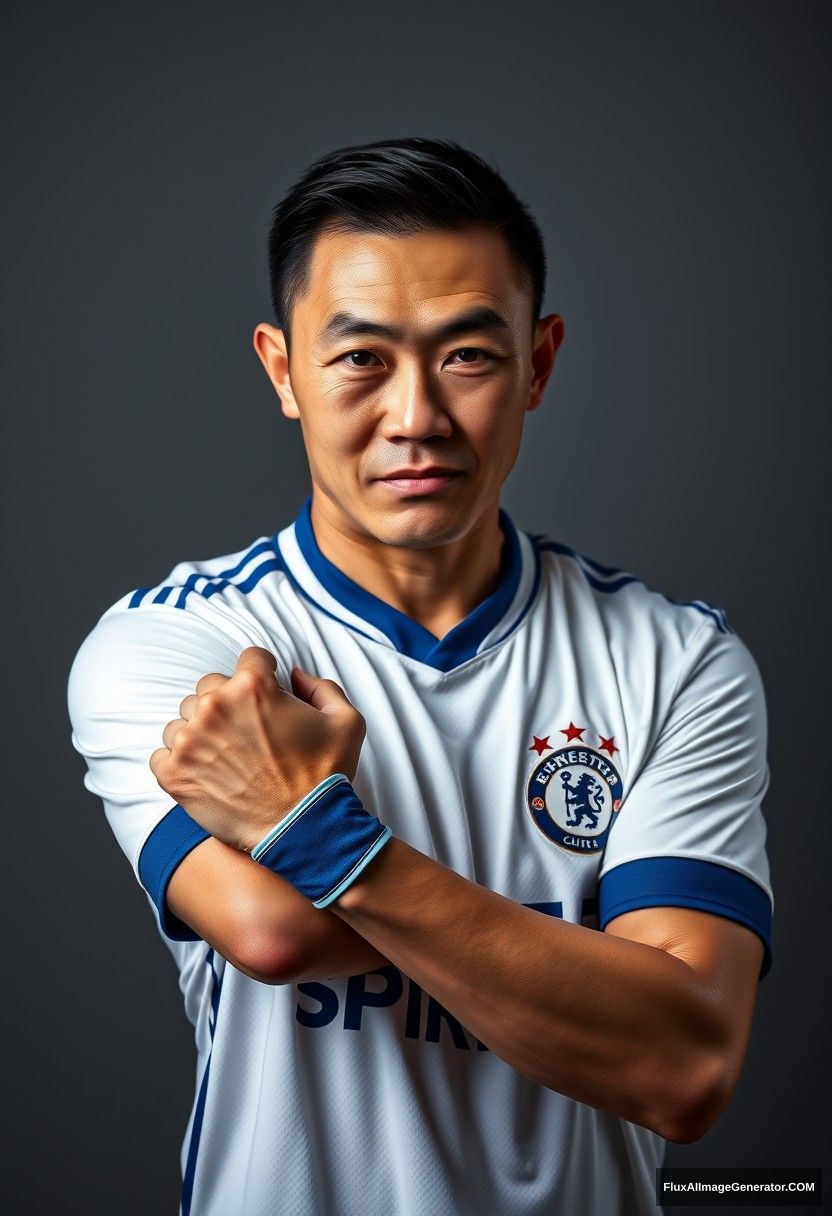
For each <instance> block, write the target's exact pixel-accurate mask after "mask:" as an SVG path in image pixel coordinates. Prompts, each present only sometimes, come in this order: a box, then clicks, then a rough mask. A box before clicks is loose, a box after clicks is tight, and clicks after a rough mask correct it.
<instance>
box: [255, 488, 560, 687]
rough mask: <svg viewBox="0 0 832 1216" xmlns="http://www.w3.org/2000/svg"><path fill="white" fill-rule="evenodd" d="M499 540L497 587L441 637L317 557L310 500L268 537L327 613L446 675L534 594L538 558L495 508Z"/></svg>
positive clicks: (511, 624) (515, 619)
mask: <svg viewBox="0 0 832 1216" xmlns="http://www.w3.org/2000/svg"><path fill="white" fill-rule="evenodd" d="M499 522H500V527H501V528H502V532H503V536H504V538H505V540H504V543H503V545H502V550H501V557H500V569H499V575H498V582H497V586H496V588H495V589H494V591H493V592H492V593H491V595H489V596H487V597H486V598H485V599H484V600H482V601H481V602H480V603H479V604H477V606H476V607H475V608H474V609H472V611H471V612H469V614H468V615H467V616H466V617H465V618H464V619H463V620H461V621H460V622H459V623H458V624H456V625H455V626H454V627H453V629H451V630H450V631H449V632H448V633H446V634H445V636H444V637H443V638H436V637H435V636H434V634H432V633H431V632H430V630H428V629H426V628H425V627H424V626H423V625H420V624H419V622H418V621H415V620H413V618H412V617H409V616H408V615H407V614H406V613H404V612H401V611H400V610H399V609H398V608H394V607H393V605H392V604H388V603H387V602H386V601H385V600H382V599H380V598H379V596H377V595H374V594H373V593H372V592H371V591H368V590H367V589H366V588H365V587H362V586H361V585H360V584H359V583H357V582H356V581H355V580H354V579H352V578H350V577H349V575H347V574H345V573H344V571H343V570H341V569H340V568H339V567H338V566H336V565H335V563H334V562H331V561H330V560H329V558H327V557H325V556H324V554H323V553H322V552H321V549H320V547H319V545H318V541H317V539H316V537H315V532H314V529H313V527H312V496H311V494H310V495H309V497H308V498H307V499H306V500H305V502H304V503H303V506H302V507H301V509H300V511H299V513H298V515H297V517H296V519H295V520H294V522H293V523H292V524H290V525H289V526H288V527H286V528H284V529H283V530H282V531H281V532H278V533H276V534H275V536H274V537H273V543H274V544H275V546H276V547H277V549H278V550H279V552H280V554H281V556H282V557H283V561H284V563H285V565H286V567H287V573H288V574H289V576H290V577H291V579H292V581H293V582H294V583H295V585H296V586H297V587H298V588H299V590H300V591H301V592H302V593H303V594H304V595H305V596H306V597H307V599H309V600H311V601H312V602H313V603H314V604H316V606H317V607H319V608H321V609H322V610H323V611H324V612H326V613H327V614H328V615H329V616H333V617H335V618H336V619H337V620H340V621H342V622H343V624H345V625H348V626H349V627H350V628H351V629H354V630H355V631H356V632H358V633H361V634H363V635H364V636H365V637H370V638H372V639H373V640H374V641H377V642H380V643H381V644H382V645H386V646H389V647H392V648H393V649H395V650H397V651H398V652H399V653H400V654H403V655H407V656H408V657H409V658H411V659H416V660H417V661H418V662H420V663H425V664H427V665H428V666H430V667H434V668H436V669H438V670H440V671H450V670H451V669H452V668H454V667H458V666H459V665H460V664H461V663H464V662H465V661H466V660H467V659H470V658H472V657H473V656H474V655H476V654H479V653H481V652H482V651H483V650H485V649H486V648H488V647H489V646H492V645H494V644H496V643H497V642H498V641H502V639H503V638H504V637H505V636H506V634H507V633H509V632H511V631H512V630H513V629H514V628H516V626H517V625H518V624H519V623H520V620H521V619H522V617H523V616H524V615H525V612H526V611H527V610H528V607H529V606H530V604H531V600H532V598H533V596H534V594H535V592H536V591H537V586H538V583H539V578H540V567H539V557H538V556H537V553H536V550H535V547H534V545H533V544H532V541H531V540H530V538H529V537H528V536H527V535H526V534H525V533H523V532H520V531H518V529H517V528H516V527H515V526H514V523H513V522H512V520H511V519H510V518H509V515H508V513H507V512H506V511H505V510H504V509H503V508H502V507H500V508H499Z"/></svg>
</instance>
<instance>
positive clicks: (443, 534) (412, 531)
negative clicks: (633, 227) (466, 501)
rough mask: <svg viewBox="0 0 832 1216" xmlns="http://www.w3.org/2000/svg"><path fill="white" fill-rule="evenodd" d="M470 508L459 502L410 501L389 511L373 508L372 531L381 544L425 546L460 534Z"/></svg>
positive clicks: (410, 546)
mask: <svg viewBox="0 0 832 1216" xmlns="http://www.w3.org/2000/svg"><path fill="white" fill-rule="evenodd" d="M470 520H471V512H470V510H468V509H467V508H465V507H462V506H460V505H459V504H454V505H453V506H451V504H449V503H427V502H421V503H417V502H414V501H412V502H410V503H408V504H406V505H405V504H404V503H402V504H401V505H400V506H398V508H397V509H394V510H390V511H374V512H373V515H372V525H373V526H372V529H371V531H372V533H373V535H374V536H376V537H377V538H378V540H380V541H382V542H383V543H384V544H385V545H395V546H397V547H398V548H401V549H428V548H431V547H432V546H434V545H445V544H449V543H450V542H451V541H455V540H458V539H459V538H460V537H461V536H464V535H465V533H466V531H467V530H468V529H467V524H468V523H469V521H470Z"/></svg>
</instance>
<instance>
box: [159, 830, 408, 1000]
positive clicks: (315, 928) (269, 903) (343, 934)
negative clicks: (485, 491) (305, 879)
mask: <svg viewBox="0 0 832 1216" xmlns="http://www.w3.org/2000/svg"><path fill="white" fill-rule="evenodd" d="M167 903H168V907H169V908H170V910H171V911H172V912H174V913H175V914H176V915H177V916H178V917H179V919H180V920H183V921H184V922H185V923H186V924H188V925H190V926H191V928H192V929H194V930H195V932H197V933H198V934H199V936H200V937H201V938H203V940H204V941H206V942H208V944H209V945H211V946H213V947H214V949H215V950H217V951H218V952H219V953H220V954H221V955H222V957H223V958H226V959H228V961H229V962H230V963H232V964H233V965H234V966H235V967H236V968H237V969H238V971H242V972H243V973H244V974H245V975H248V976H250V977H251V978H252V979H256V980H260V981H261V982H262V983H267V984H285V983H297V982H299V981H301V980H304V979H313V978H314V979H327V978H335V977H337V976H347V975H357V974H358V973H360V972H362V971H372V970H374V969H375V968H376V967H383V966H385V964H387V963H388V962H389V959H387V958H385V956H384V955H383V954H381V953H380V952H379V951H378V950H377V949H376V948H375V947H374V946H371V945H370V943H369V942H368V941H365V939H364V938H363V937H361V936H359V934H357V933H356V932H355V931H354V930H353V929H351V928H350V927H349V925H346V924H345V923H344V922H343V921H342V920H341V919H340V918H339V917H337V916H335V914H334V913H332V912H330V911H329V910H328V909H327V908H316V907H315V906H314V904H313V903H312V902H311V900H308V899H306V897H305V896H303V895H300V894H299V893H298V892H297V891H296V890H295V888H294V887H293V886H291V885H290V884H289V883H288V882H286V880H285V879H283V878H281V877H280V876H279V875H278V874H273V873H272V871H271V870H267V869H266V868H265V866H261V865H259V864H258V863H257V862H256V861H252V859H251V858H250V857H249V856H248V854H247V853H242V852H240V851H239V849H235V848H232V847H231V845H228V844H225V843H223V841H221V840H217V839H216V837H214V836H210V837H209V838H208V839H207V840H203V841H202V842H201V843H200V844H198V845H197V846H196V848H194V849H192V850H191V852H190V853H188V855H187V856H186V857H184V858H183V859H182V861H181V862H180V863H179V865H178V866H177V867H176V869H175V870H174V872H173V874H172V876H171V879H170V882H169V883H168V889H167Z"/></svg>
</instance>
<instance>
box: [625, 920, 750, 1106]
mask: <svg viewBox="0 0 832 1216" xmlns="http://www.w3.org/2000/svg"><path fill="white" fill-rule="evenodd" d="M604 932H606V933H609V934H611V935H613V936H614V937H625V938H629V939H630V941H636V942H642V943H643V944H645V945H648V946H653V947H655V948H656V949H657V950H664V951H666V952H667V953H668V954H672V955H674V956H675V957H676V958H678V959H680V960H681V962H683V963H684V964H685V965H686V966H687V967H689V968H690V969H691V970H692V971H693V972H694V973H695V975H696V977H697V978H698V980H699V981H700V988H701V992H702V996H703V1002H704V1004H705V1005H706V1006H707V1011H708V1023H707V1024H708V1027H709V1030H710V1031H711V1033H712V1034H714V1033H715V1042H714V1046H715V1047H716V1049H717V1052H718V1053H719V1054H720V1055H721V1056H722V1058H723V1069H724V1081H725V1087H726V1091H727V1094H728V1095H729V1094H730V1092H731V1091H733V1088H734V1086H735V1085H736V1082H737V1079H738V1077H739V1073H740V1069H741V1067H742V1062H743V1060H744V1059H745V1053H746V1051H747V1048H748V1039H749V1035H750V1033H751V1022H752V1017H753V1013H754V1002H755V999H756V995H757V984H758V979H759V975H760V967H761V965H762V961H763V943H762V941H761V939H760V938H759V937H758V936H757V934H756V933H754V932H752V930H750V929H748V928H747V927H746V926H745V925H742V924H739V923H738V922H737V921H734V920H728V919H727V918H725V917H723V916H716V915H714V914H713V913H710V912H701V911H698V910H694V909H691V908H674V907H650V908H639V909H638V910H636V911H633V912H625V913H623V914H622V915H621V916H616V917H615V918H614V919H612V920H610V921H609V922H608V923H607V925H606V928H605V930H604Z"/></svg>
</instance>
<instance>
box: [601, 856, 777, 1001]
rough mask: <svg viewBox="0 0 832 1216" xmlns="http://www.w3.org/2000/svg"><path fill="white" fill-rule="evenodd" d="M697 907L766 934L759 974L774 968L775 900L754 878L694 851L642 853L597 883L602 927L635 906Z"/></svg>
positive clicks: (765, 973) (633, 909)
mask: <svg viewBox="0 0 832 1216" xmlns="http://www.w3.org/2000/svg"><path fill="white" fill-rule="evenodd" d="M660 907H671V908H698V909H700V910H701V911H702V912H713V913H714V914H715V915H716V916H724V917H726V918H727V919H728V920H735V921H738V922H739V923H740V924H741V925H745V926H746V927H747V928H749V929H751V930H752V931H753V932H754V933H756V934H757V936H758V937H759V938H760V939H761V940H762V943H763V947H764V950H765V953H764V956H763V962H762V966H761V968H760V979H762V978H763V976H765V975H767V974H768V972H769V970H770V969H771V961H772V941H771V902H770V900H769V897H768V895H767V894H766V892H765V891H764V890H763V888H762V887H761V886H759V885H758V884H757V883H756V882H754V881H753V880H752V879H750V878H748V877H746V875H745V874H740V873H739V871H738V870H731V869H729V867H728V866H722V865H719V864H718V863H716V862H713V861H702V860H700V859H699V858H694V857H642V858H639V859H638V860H636V861H625V862H623V863H622V864H621V865H619V866H614V867H613V869H611V870H608V871H607V873H606V874H604V875H603V876H602V878H601V881H600V885H599V888H598V927H599V928H600V929H604V927H605V926H606V925H607V924H608V922H609V921H611V920H612V919H613V917H615V916H620V915H621V914H622V913H623V912H633V911H635V910H636V909H637V908H660Z"/></svg>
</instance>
